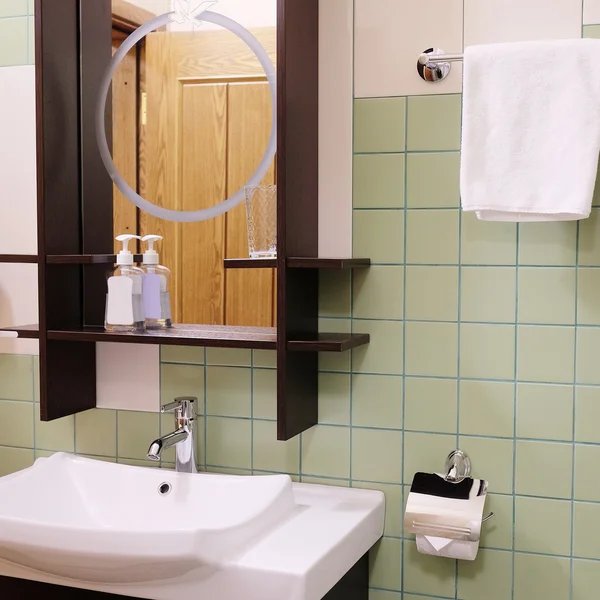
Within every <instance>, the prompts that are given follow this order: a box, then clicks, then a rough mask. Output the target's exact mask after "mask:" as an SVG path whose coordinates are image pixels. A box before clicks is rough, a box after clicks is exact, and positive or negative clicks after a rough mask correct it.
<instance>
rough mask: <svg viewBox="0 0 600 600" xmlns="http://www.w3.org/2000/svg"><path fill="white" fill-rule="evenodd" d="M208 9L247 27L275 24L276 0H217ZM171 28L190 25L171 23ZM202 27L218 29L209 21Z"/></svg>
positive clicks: (193, 1) (192, 0) (198, 0)
mask: <svg viewBox="0 0 600 600" xmlns="http://www.w3.org/2000/svg"><path fill="white" fill-rule="evenodd" d="M202 1H203V0H190V4H191V5H193V6H194V7H195V6H198V5H199V4H201V2H202ZM209 10H212V11H214V12H217V13H219V14H221V15H225V16H226V17H229V18H230V19H233V20H234V21H237V22H238V23H239V24H240V25H243V26H244V27H247V28H252V27H275V25H276V24H277V2H276V0H218V2H217V3H216V4H214V5H213V6H212V7H210V8H209ZM171 29H172V30H173V31H182V30H183V31H188V30H189V29H190V26H189V25H179V24H178V23H173V25H172V26H171ZM202 29H219V27H218V26H217V25H212V24H211V23H204V25H202Z"/></svg>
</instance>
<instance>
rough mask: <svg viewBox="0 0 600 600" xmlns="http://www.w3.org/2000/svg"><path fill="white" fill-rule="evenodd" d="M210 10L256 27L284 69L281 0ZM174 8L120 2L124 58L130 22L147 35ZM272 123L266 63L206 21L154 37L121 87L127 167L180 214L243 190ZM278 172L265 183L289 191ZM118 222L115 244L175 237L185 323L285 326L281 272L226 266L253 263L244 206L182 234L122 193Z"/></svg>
mask: <svg viewBox="0 0 600 600" xmlns="http://www.w3.org/2000/svg"><path fill="white" fill-rule="evenodd" d="M194 3H195V4H200V1H199V0H196V1H195V2H194V0H192V4H194ZM208 6H209V8H210V10H212V11H214V12H218V13H221V14H223V15H225V16H227V17H229V18H231V19H234V20H235V21H237V22H238V23H240V24H241V25H242V26H244V27H246V28H247V29H249V30H250V31H251V32H252V33H253V35H254V36H255V37H256V38H257V39H258V40H259V41H260V42H261V44H262V45H263V47H264V48H265V49H266V51H267V53H268V54H269V56H270V57H271V60H272V61H273V63H274V64H275V63H276V56H275V51H276V0H259V1H257V0H254V1H253V2H249V1H248V0H219V2H217V3H213V4H212V6H210V3H209V4H208ZM172 7H173V4H172V0H132V1H130V2H125V1H124V0H112V8H113V53H114V52H115V51H116V50H117V49H118V48H119V46H120V45H121V44H122V43H123V41H124V40H125V39H126V37H127V35H128V27H124V26H123V23H128V24H131V25H130V26H136V27H137V26H139V25H141V24H142V23H143V22H146V21H148V20H150V19H151V18H153V17H154V16H156V15H159V14H164V13H165V12H169V11H170V10H171V9H172ZM271 120H272V107H271V98H270V94H269V86H268V83H267V80H266V76H265V74H264V71H263V69H262V68H261V65H260V64H259V62H258V60H257V59H256V57H255V56H254V54H253V53H252V51H251V50H250V49H249V48H248V47H247V46H246V44H245V43H244V42H243V41H242V40H240V39H238V38H237V37H236V36H235V35H234V34H232V33H230V32H228V31H225V30H223V29H221V28H219V27H218V26H215V25H212V24H209V23H206V22H205V23H204V24H202V25H201V26H200V27H193V26H191V25H190V24H189V23H183V24H180V23H172V24H170V25H169V26H168V27H166V28H163V30H160V31H156V32H154V33H152V34H150V35H148V36H147V37H146V38H145V39H144V40H143V41H142V42H140V43H139V44H138V45H137V46H136V48H135V49H134V50H131V51H130V53H129V54H128V55H127V57H126V59H125V60H124V61H123V62H122V63H121V65H120V66H119V68H118V70H117V72H116V73H115V75H114V77H113V85H112V144H113V157H114V161H115V164H116V166H117V168H118V170H119V172H120V173H121V175H122V176H123V177H124V178H125V180H126V181H127V183H128V184H129V185H130V186H131V187H132V188H133V189H135V190H136V191H137V192H138V193H139V194H140V195H141V196H143V197H144V198H146V199H147V200H149V201H150V202H153V203H154V204H156V205H158V206H163V207H166V208H169V209H173V210H184V211H194V210H200V209H203V208H208V207H211V206H214V205H216V204H219V203H220V202H222V201H223V200H225V199H226V198H228V197H229V196H231V195H232V194H233V193H234V192H236V191H237V190H238V189H240V187H243V186H244V184H245V183H246V181H247V180H248V178H249V177H250V175H251V174H252V173H253V172H254V170H255V169H256V167H257V166H258V164H259V162H260V160H261V158H262V156H263V154H264V152H265V148H266V145H267V141H268V138H269V134H270V130H271ZM274 167H275V165H274V164H273V165H272V167H271V169H270V170H269V172H268V174H267V176H266V177H265V178H264V180H263V181H262V183H263V184H266V185H272V184H276V183H277V182H276V181H275V168H274ZM113 212H114V233H115V236H116V235H119V234H123V233H128V234H136V235H139V236H145V235H149V234H158V235H161V236H163V237H164V240H163V241H162V242H161V244H160V245H159V247H158V250H159V252H160V262H161V264H163V265H165V266H166V267H168V268H170V269H171V271H172V285H171V296H172V311H173V322H174V323H199V324H215V325H246V326H263V327H270V326H274V325H275V306H276V302H275V289H276V286H275V272H274V271H273V270H271V269H240V270H235V269H232V270H229V269H228V270H225V268H224V260H225V259H226V258H246V257H248V256H249V253H248V235H247V223H246V221H247V219H246V208H245V205H244V204H243V203H242V204H240V205H238V206H237V207H236V208H235V209H233V210H231V211H230V212H228V213H226V214H225V215H223V216H220V217H217V218H215V219H211V220H209V221H203V222H199V223H183V224H180V223H173V222H169V221H163V220H160V219H157V218H156V217H153V216H151V215H148V214H147V213H145V212H143V211H141V210H138V209H137V208H136V207H135V206H134V205H133V204H131V203H130V202H129V201H128V200H127V199H125V198H124V197H123V196H122V194H121V193H120V192H119V191H118V190H117V189H116V187H115V188H114V210H113ZM119 248H120V244H119ZM116 250H117V248H116Z"/></svg>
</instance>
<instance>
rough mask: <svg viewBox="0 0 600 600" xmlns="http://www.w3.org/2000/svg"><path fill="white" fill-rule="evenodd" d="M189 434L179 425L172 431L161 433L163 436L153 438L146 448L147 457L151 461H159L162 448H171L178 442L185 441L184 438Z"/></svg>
mask: <svg viewBox="0 0 600 600" xmlns="http://www.w3.org/2000/svg"><path fill="white" fill-rule="evenodd" d="M189 435H190V434H189V432H188V431H186V430H185V429H184V428H183V427H181V428H179V429H178V430H177V431H174V432H173V433H169V434H168V435H163V437H161V438H158V439H157V440H154V441H153V442H152V443H151V444H150V448H148V458H149V459H150V460H153V461H159V460H160V458H161V456H162V452H163V450H167V449H168V448H172V447H173V446H175V445H176V444H179V443H180V442H185V440H187V439H188V437H189Z"/></svg>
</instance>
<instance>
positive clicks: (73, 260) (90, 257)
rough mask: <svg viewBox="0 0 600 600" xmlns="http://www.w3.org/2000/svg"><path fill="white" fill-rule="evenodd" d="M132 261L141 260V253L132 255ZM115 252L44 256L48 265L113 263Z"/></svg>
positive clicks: (115, 259)
mask: <svg viewBox="0 0 600 600" xmlns="http://www.w3.org/2000/svg"><path fill="white" fill-rule="evenodd" d="M133 260H134V262H142V255H141V254H134V255H133ZM116 262H117V256H116V255H115V254H54V255H50V256H47V257H46V263H47V264H49V265H114V264H115V263H116Z"/></svg>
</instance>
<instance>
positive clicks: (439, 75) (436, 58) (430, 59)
mask: <svg viewBox="0 0 600 600" xmlns="http://www.w3.org/2000/svg"><path fill="white" fill-rule="evenodd" d="M462 59H463V55H462V54H446V53H445V52H444V51H443V50H440V48H428V49H427V50H425V51H424V52H421V54H419V57H418V58H417V71H418V73H419V75H420V76H421V79H423V80H424V81H427V83H438V82H439V81H444V79H446V77H448V75H449V74H450V70H451V69H452V65H451V64H450V63H453V62H459V61H461V60H462Z"/></svg>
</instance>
